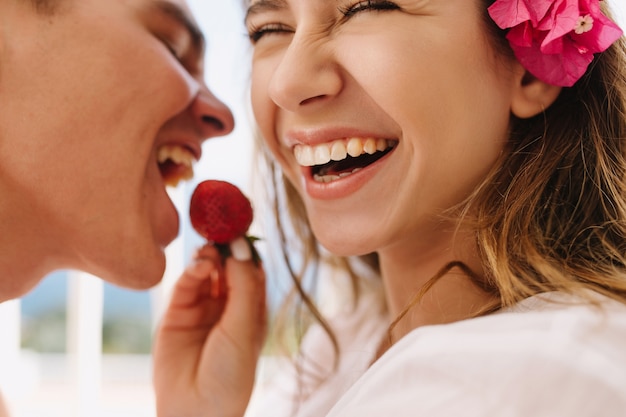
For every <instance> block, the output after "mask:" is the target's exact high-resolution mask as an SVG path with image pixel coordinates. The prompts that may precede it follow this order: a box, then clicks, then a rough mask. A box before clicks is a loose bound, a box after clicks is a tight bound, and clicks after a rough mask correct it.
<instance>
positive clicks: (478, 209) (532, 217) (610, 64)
mask: <svg viewBox="0 0 626 417" xmlns="http://www.w3.org/2000/svg"><path fill="white" fill-rule="evenodd" d="M479 3H480V5H481V7H483V9H484V15H485V20H484V24H485V26H486V28H487V30H486V33H487V34H488V35H489V38H490V39H491V41H492V42H493V44H494V46H495V49H496V51H498V52H499V53H501V55H502V56H503V57H504V58H503V59H514V58H513V54H512V51H511V49H510V48H509V45H508V42H507V41H506V39H505V34H506V32H504V31H502V30H500V29H499V28H498V27H497V26H496V25H495V24H494V23H493V21H492V20H491V18H490V17H489V16H488V14H487V7H488V6H489V5H490V4H491V3H493V0H482V1H480V2H479ZM602 3H606V2H602ZM604 6H606V5H604ZM605 11H606V10H605ZM607 14H609V13H608V12H607ZM260 154H262V155H264V159H265V160H266V163H267V165H266V166H267V167H269V170H270V173H269V176H270V177H271V178H272V184H271V185H270V188H271V189H273V190H274V193H273V194H271V196H270V197H271V199H272V201H273V202H274V211H275V213H276V226H277V229H278V230H280V231H281V234H282V243H283V244H282V250H283V253H284V254H285V255H284V260H285V262H286V264H287V265H289V259H290V256H289V248H288V247H287V244H286V238H285V236H286V235H285V233H288V234H290V235H294V236H297V237H298V239H299V241H300V242H301V243H300V244H299V245H298V246H299V248H300V249H302V253H301V254H299V255H300V256H301V257H302V256H303V257H304V262H302V263H300V265H301V267H300V268H293V267H291V266H290V267H289V270H290V272H291V275H292V278H293V279H294V282H295V287H294V288H295V290H294V291H295V294H297V296H296V297H295V298H293V297H291V298H288V300H290V301H291V302H293V301H294V300H296V301H297V300H299V301H297V303H300V304H301V305H304V306H306V309H307V310H309V311H310V312H312V314H313V316H314V317H315V318H316V319H317V320H318V321H320V322H321V323H322V325H323V326H324V327H326V328H327V330H328V333H329V335H330V337H331V338H333V336H332V332H330V329H328V327H327V326H326V324H325V322H324V320H323V317H322V316H321V314H320V313H319V312H318V310H317V309H316V308H315V303H314V302H313V301H312V299H311V297H310V296H308V295H307V292H306V291H305V288H303V285H302V277H303V276H305V275H306V268H307V267H311V266H313V265H316V264H318V263H319V262H322V261H326V260H328V259H326V258H325V259H322V256H321V253H322V252H321V251H320V248H319V246H318V243H317V241H316V240H315V237H314V236H313V233H312V231H311V228H310V225H309V223H308V220H307V216H306V212H305V209H304V204H303V203H302V200H301V199H300V197H299V195H298V193H297V192H296V190H295V189H294V188H293V186H292V185H291V184H290V183H289V181H288V180H287V179H286V178H285V177H283V175H282V174H281V172H280V168H279V167H278V165H277V164H276V163H275V162H274V161H273V160H272V157H271V155H269V152H268V151H264V152H261V153H260ZM625 174H626V45H625V42H624V38H623V37H622V38H621V39H620V40H619V41H617V42H616V43H615V44H613V45H612V46H611V47H610V48H609V49H608V50H606V51H605V52H603V53H600V54H597V55H596V57H595V59H594V61H593V63H592V64H591V65H590V67H589V68H588V70H587V72H586V74H585V75H584V76H583V78H581V79H580V80H579V81H578V82H577V83H576V84H575V85H574V86H573V87H570V88H563V90H562V92H561V93H560V95H559V97H558V98H557V100H556V101H555V102H554V103H553V104H552V105H551V106H550V107H549V108H547V109H545V111H543V112H542V113H541V114H539V115H537V116H535V117H533V118H530V119H519V118H516V117H514V116H511V121H510V133H509V140H508V143H507V145H506V149H505V150H504V152H503V153H502V155H501V157H500V159H499V160H498V161H497V162H496V163H495V165H494V167H493V168H492V170H491V172H490V174H489V175H488V176H487V177H486V178H485V180H484V181H483V182H482V183H481V184H480V185H479V186H478V187H477V188H476V189H475V190H474V192H473V193H472V194H471V195H470V196H469V197H468V198H467V199H466V200H465V201H464V202H463V204H461V205H460V206H458V207H454V208H453V210H451V211H450V212H449V213H448V214H450V215H454V216H455V217H457V218H462V220H463V222H464V224H465V223H468V224H470V225H473V226H474V230H475V236H476V245H477V247H478V248H479V251H480V254H481V258H482V264H483V268H484V270H483V271H481V272H482V273H483V274H484V276H482V278H481V279H482V282H481V283H480V284H481V286H482V287H483V288H484V289H486V290H487V291H489V292H491V293H493V294H494V295H495V297H496V299H497V306H496V307H506V306H510V305H513V304H515V303H517V302H519V301H520V300H523V299H525V298H527V297H529V296H532V295H535V294H538V293H543V292H548V291H563V292H567V293H572V294H579V295H581V296H583V297H584V296H585V294H586V293H587V291H586V290H593V291H596V292H599V293H601V294H604V295H606V296H608V297H611V298H613V299H617V300H619V301H621V302H624V303H626V257H625V256H626V184H625ZM264 178H268V176H265V177H264ZM264 186H265V187H267V186H268V185H267V184H265V185H264ZM284 230H288V232H285V231H284ZM360 260H361V261H363V262H364V263H365V264H367V265H369V266H370V267H371V268H372V269H373V270H375V271H377V270H378V262H377V257H376V255H375V254H371V255H368V256H364V257H361V258H360ZM335 264H342V265H343V266H344V268H345V269H346V270H347V271H348V272H349V273H350V274H351V276H352V277H353V278H354V279H355V280H356V279H357V278H356V274H354V273H353V272H352V271H351V269H350V265H349V263H348V260H347V259H345V258H344V259H335ZM442 267H443V268H444V269H445V268H446V266H444V265H442ZM448 267H450V266H448ZM472 279H475V277H473V278H472ZM355 288H358V286H356V285H355ZM302 301H304V303H302ZM285 311H289V312H290V314H293V309H291V307H286V310H285ZM333 340H334V338H333Z"/></svg>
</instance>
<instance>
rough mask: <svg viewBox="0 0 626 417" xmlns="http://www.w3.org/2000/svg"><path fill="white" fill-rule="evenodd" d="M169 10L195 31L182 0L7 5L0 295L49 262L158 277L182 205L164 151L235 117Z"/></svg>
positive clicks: (131, 282)
mask: <svg viewBox="0 0 626 417" xmlns="http://www.w3.org/2000/svg"><path fill="white" fill-rule="evenodd" d="M168 4H169V5H170V6H169V7H168V6H167V5H168ZM168 10H169V11H170V12H168ZM172 10H178V11H179V13H178V14H179V15H180V14H184V15H185V16H187V17H186V19H188V20H189V22H190V23H191V25H192V26H195V24H194V23H193V20H192V19H191V17H190V13H189V10H188V8H187V6H186V4H185V2H184V1H182V0H168V2H158V1H156V0H128V1H122V0H114V1H106V2H105V1H99V0H87V1H80V2H71V1H66V2H62V4H61V6H60V8H59V10H58V11H57V12H56V13H54V14H39V13H35V12H34V9H33V8H32V7H31V6H30V4H29V3H28V2H24V1H22V0H7V1H3V2H2V4H1V5H0V23H1V24H0V107H1V108H2V109H3V110H2V112H0V113H1V114H0V160H2V163H0V193H1V194H2V195H3V199H2V201H1V202H0V216H2V218H3V219H10V221H3V222H2V225H1V226H0V236H1V237H0V251H1V252H2V253H3V256H2V258H1V259H0V271H1V272H2V276H3V277H6V278H5V279H4V280H2V281H1V282H0V300H5V299H8V298H14V297H17V296H19V295H22V294H24V293H25V292H26V291H28V290H29V289H30V288H32V287H33V286H34V285H35V284H36V283H37V282H38V281H39V280H40V279H41V277H42V276H44V275H45V274H47V273H48V272H50V271H52V270H55V269H64V268H73V269H80V270H84V271H87V272H90V273H93V274H95V275H97V276H100V277H102V278H104V279H105V280H107V281H110V282H112V283H115V284H118V285H122V286H125V287H131V288H138V289H139V288H147V287H150V286H152V285H154V284H156V283H158V282H159V280H160V279H161V277H162V275H163V271H164V267H165V256H164V251H163V250H164V248H165V247H166V246H167V245H168V244H169V243H170V242H171V241H172V240H173V239H174V238H175V237H176V235H177V233H178V214H177V213H176V210H175V207H174V205H173V204H172V202H171V201H170V199H169V198H168V196H167V194H166V191H165V186H164V182H163V178H162V176H161V173H160V171H159V169H158V166H157V162H156V153H157V150H158V149H159V147H160V146H162V145H164V144H177V145H179V146H181V147H184V148H187V149H188V150H189V151H190V152H192V153H193V154H194V155H195V156H196V157H197V158H199V157H200V153H201V149H200V145H201V143H202V141H203V140H205V139H206V138H209V137H214V136H221V135H225V134H227V133H229V132H230V131H231V130H232V129H233V125H234V121H233V117H232V114H231V112H230V110H229V109H228V108H227V107H226V106H225V105H224V104H223V103H222V102H220V101H219V100H218V99H217V98H216V97H215V96H213V94H212V93H211V92H210V90H209V89H208V88H207V86H206V85H205V83H204V81H203V79H202V77H203V62H202V60H203V45H202V44H201V43H199V44H194V43H193V42H192V40H193V37H192V35H191V32H189V31H188V30H187V28H186V27H185V25H183V24H182V23H181V22H180V21H178V20H177V19H176V18H174V17H173V16H174V15H175V14H176V13H172ZM170 49H171V50H172V51H173V52H172V51H170ZM175 54H176V55H178V56H179V57H180V58H178V57H177V56H175ZM18 277H19V278H18Z"/></svg>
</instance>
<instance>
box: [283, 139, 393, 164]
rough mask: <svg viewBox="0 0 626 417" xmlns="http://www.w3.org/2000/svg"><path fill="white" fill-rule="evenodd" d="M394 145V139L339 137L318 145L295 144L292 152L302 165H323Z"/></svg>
mask: <svg viewBox="0 0 626 417" xmlns="http://www.w3.org/2000/svg"><path fill="white" fill-rule="evenodd" d="M393 146H394V141H392V140H388V139H374V138H365V139H364V138H350V139H339V140H336V141H334V142H330V143H322V144H320V145H315V146H308V145H296V146H295V147H294V154H295V156H296V161H298V163H299V164H300V165H302V166H306V167H310V166H314V165H324V164H327V163H329V162H330V161H342V160H344V159H346V158H347V157H348V156H352V157H357V156H361V155H363V154H369V155H372V154H374V153H375V152H377V151H380V152H382V151H384V150H386V149H388V148H392V147H393Z"/></svg>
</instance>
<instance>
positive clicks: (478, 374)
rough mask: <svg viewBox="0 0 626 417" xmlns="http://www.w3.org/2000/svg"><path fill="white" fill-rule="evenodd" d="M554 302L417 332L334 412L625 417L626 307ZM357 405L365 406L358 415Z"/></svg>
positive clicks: (555, 298) (556, 298)
mask: <svg viewBox="0 0 626 417" xmlns="http://www.w3.org/2000/svg"><path fill="white" fill-rule="evenodd" d="M548 297H549V298H545V297H533V298H532V299H529V300H526V301H525V302H522V303H520V305H518V306H516V307H515V308H512V309H508V310H506V311H503V312H501V313H498V314H493V315H490V316H487V317H482V318H477V319H472V320H466V321H462V322H457V323H453V324H449V325H441V326H426V327H423V328H420V329H417V330H415V331H413V332H412V333H410V334H409V335H407V336H406V337H405V338H403V339H402V340H401V341H399V342H398V343H397V344H396V345H395V346H394V347H392V348H391V349H390V350H389V351H388V352H387V353H386V354H385V355H384V356H383V357H382V358H381V359H380V360H379V361H377V362H376V363H375V364H374V365H373V366H372V367H371V368H370V369H369V370H368V372H367V373H365V375H364V376H363V377H362V378H361V379H360V380H359V381H358V382H357V383H356V384H355V385H354V386H353V387H352V389H351V390H350V391H349V392H348V393H347V394H346V395H345V396H344V398H343V399H342V401H341V402H340V403H339V404H338V406H337V407H336V408H335V409H334V410H333V411H334V412H335V414H331V415H332V416H335V415H337V416H339V415H341V416H352V415H354V416H356V415H360V416H364V415H365V416H367V415H372V416H373V415H380V413H377V412H376V411H375V410H376V409H377V408H378V409H379V412H382V411H383V410H390V409H392V410H394V412H392V413H391V414H392V415H394V416H404V415H407V416H408V415H417V414H421V413H428V415H430V416H431V417H435V416H448V415H455V414H458V415H463V416H466V417H467V416H484V415H497V416H523V415H534V416H554V415H568V416H585V417H587V416H595V415H598V410H600V409H601V410H602V415H603V416H618V415H619V416H621V415H622V413H623V410H624V409H626V390H624V387H625V386H626V306H625V305H623V304H620V303H616V302H613V301H609V300H604V299H602V303H601V306H600V307H599V308H598V307H594V306H591V305H585V304H580V303H576V302H572V301H574V300H571V299H568V298H567V297H564V296H560V295H551V296H548ZM357 404H362V405H361V406H360V407H364V408H363V409H361V410H355V409H354V407H355V406H357ZM357 407H359V406H357ZM390 407H391V408H390ZM396 410H397V412H396ZM383 414H388V413H383Z"/></svg>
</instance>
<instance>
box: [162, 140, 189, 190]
mask: <svg viewBox="0 0 626 417" xmlns="http://www.w3.org/2000/svg"><path fill="white" fill-rule="evenodd" d="M157 161H158V163H159V166H160V167H161V173H162V175H163V179H164V181H165V184H166V185H168V186H172V187H176V186H177V185H178V184H179V183H180V182H181V181H185V180H190V179H191V178H193V164H194V162H195V161H196V157H195V156H194V154H193V153H192V152H191V151H190V150H189V149H187V148H184V147H182V146H177V145H164V146H162V147H160V148H159V150H158V151H157ZM172 165H174V166H175V167H176V168H175V169H173V168H172ZM166 167H167V168H166Z"/></svg>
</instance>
